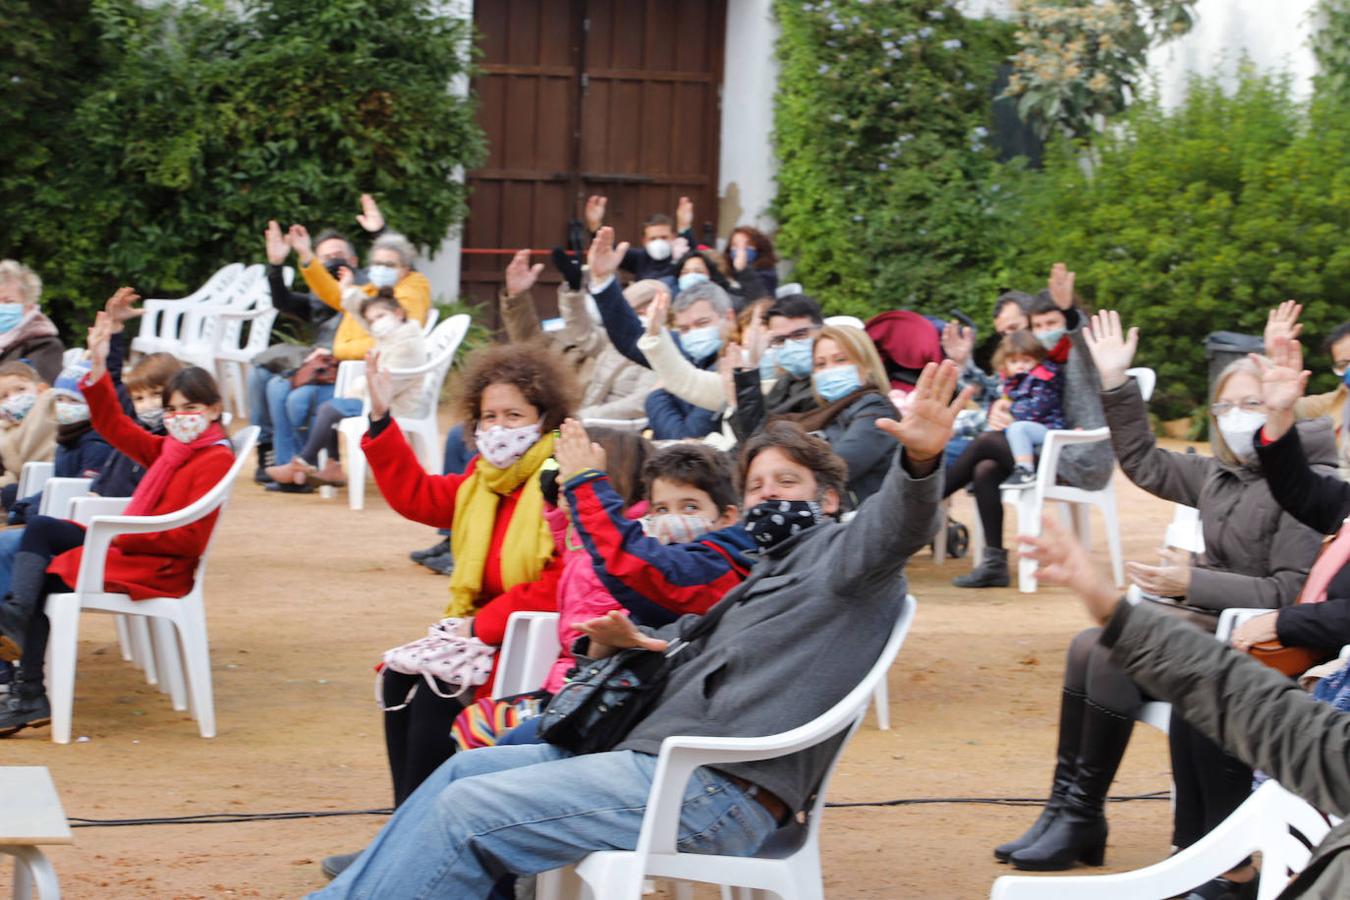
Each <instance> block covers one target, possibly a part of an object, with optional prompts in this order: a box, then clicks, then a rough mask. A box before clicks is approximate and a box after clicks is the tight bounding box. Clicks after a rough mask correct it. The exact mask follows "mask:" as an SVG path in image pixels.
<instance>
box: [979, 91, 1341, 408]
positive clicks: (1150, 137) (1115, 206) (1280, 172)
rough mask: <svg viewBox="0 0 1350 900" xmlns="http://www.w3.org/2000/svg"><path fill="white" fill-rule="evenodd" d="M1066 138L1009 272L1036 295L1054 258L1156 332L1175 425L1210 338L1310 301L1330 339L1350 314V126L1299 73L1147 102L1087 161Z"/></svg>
mask: <svg viewBox="0 0 1350 900" xmlns="http://www.w3.org/2000/svg"><path fill="white" fill-rule="evenodd" d="M1084 158H1085V157H1084V154H1083V152H1082V151H1081V148H1076V147H1072V146H1069V145H1067V144H1061V145H1059V146H1058V147H1057V148H1055V149H1054V151H1053V152H1051V153H1049V154H1047V158H1046V164H1045V170H1044V174H1043V175H1042V176H1041V177H1039V178H1038V179H1036V183H1035V185H1034V186H1029V187H1028V189H1027V190H1026V191H1025V192H1024V193H1023V196H1022V203H1023V206H1022V208H1021V210H1020V211H1019V213H1018V216H1017V219H1018V225H1019V230H1020V231H1021V239H1020V240H1018V241H1017V242H1016V243H1014V244H1012V245H1010V246H1009V247H1008V248H1007V254H1006V256H1005V264H1006V267H1007V270H1008V272H1009V273H1010V277H1011V278H1012V279H1014V280H1015V281H1016V283H1019V284H1024V285H1037V284H1039V283H1041V282H1042V280H1043V279H1044V276H1045V272H1046V271H1048V269H1049V267H1050V265H1051V263H1052V262H1054V261H1055V260H1065V261H1066V262H1068V264H1069V266H1070V267H1071V268H1073V269H1075V270H1076V271H1077V273H1078V289H1079V293H1080V294H1081V295H1082V296H1083V297H1084V299H1085V300H1086V301H1088V303H1090V304H1091V305H1093V306H1096V307H1099V308H1107V307H1109V308H1114V309H1117V310H1119V311H1120V313H1121V315H1122V317H1123V318H1124V319H1125V320H1126V321H1127V322H1128V323H1130V324H1132V325H1137V326H1139V328H1140V331H1141V332H1142V341H1141V350H1140V358H1139V361H1140V364H1142V365H1148V366H1152V367H1153V368H1155V369H1156V370H1157V371H1158V376H1159V382H1158V391H1157V395H1156V396H1155V399H1154V408H1155V409H1156V410H1158V411H1159V413H1160V414H1162V415H1163V416H1164V417H1165V418H1170V417H1176V416H1182V415H1186V414H1188V413H1189V412H1191V411H1192V410H1193V409H1195V408H1196V407H1198V406H1201V405H1202V404H1204V403H1205V401H1206V391H1207V384H1206V378H1205V364H1204V346H1203V339H1204V336H1205V335H1206V334H1207V333H1208V332H1211V331H1216V330H1233V331H1244V332H1247V333H1253V334H1260V333H1261V331H1262V328H1263V325H1264V322H1265V317H1266V312H1267V310H1268V309H1269V308H1270V307H1271V306H1273V305H1275V304H1277V303H1279V302H1280V301H1282V300H1284V299H1287V298H1296V299H1298V300H1300V301H1302V302H1303V303H1304V304H1305V308H1306V309H1305V312H1304V321H1305V323H1306V324H1305V331H1306V333H1307V334H1308V335H1309V337H1310V338H1311V341H1310V343H1311V344H1312V345H1313V346H1314V347H1317V348H1318V353H1316V354H1313V356H1312V360H1311V363H1312V367H1313V368H1314V369H1315V370H1316V369H1318V368H1319V367H1320V369H1321V371H1322V374H1320V375H1319V376H1318V380H1317V381H1316V382H1314V387H1315V388H1317V387H1321V388H1329V387H1331V385H1332V382H1331V376H1330V375H1329V373H1327V372H1326V370H1327V369H1328V368H1329V366H1328V365H1327V363H1326V360H1325V359H1324V358H1323V357H1322V356H1320V346H1318V342H1319V341H1320V339H1321V338H1322V337H1324V336H1325V335H1326V334H1327V332H1328V331H1329V330H1330V329H1331V327H1333V326H1334V325H1335V324H1337V323H1339V322H1340V321H1343V320H1345V319H1347V318H1350V244H1347V242H1346V240H1345V235H1346V234H1347V232H1348V231H1350V122H1348V121H1347V118H1346V116H1345V111H1344V108H1343V107H1341V106H1339V105H1337V104H1335V103H1334V102H1332V101H1331V100H1330V99H1329V98H1327V99H1323V100H1320V101H1318V102H1316V103H1314V104H1313V105H1312V106H1311V107H1306V106H1303V105H1300V104H1298V103H1296V102H1295V101H1294V100H1293V99H1292V97H1291V94H1290V84H1289V81H1288V79H1287V78H1285V77H1282V76H1275V75H1261V74H1257V73H1255V72H1252V71H1250V70H1244V71H1242V72H1241V73H1240V80H1239V84H1238V87H1237V89H1236V91H1235V92H1230V93H1225V91H1224V90H1223V89H1222V88H1221V86H1220V84H1219V83H1218V82H1217V81H1215V80H1205V79H1196V80H1194V81H1193V82H1192V83H1191V85H1190V91H1189V96H1188V99H1187V101H1186V103H1185V104H1184V105H1183V106H1182V107H1181V108H1179V109H1177V110H1176V111H1174V112H1171V113H1166V112H1164V111H1162V110H1161V109H1160V108H1159V107H1158V106H1157V105H1156V104H1155V103H1152V102H1146V101H1145V102H1140V103H1138V104H1137V105H1135V106H1134V107H1133V108H1131V110H1130V111H1129V112H1128V113H1127V114H1126V115H1125V116H1124V117H1122V119H1121V121H1120V122H1119V123H1117V126H1116V127H1114V128H1112V129H1110V130H1109V131H1108V133H1107V134H1105V135H1103V136H1101V137H1100V138H1099V139H1098V140H1097V142H1096V143H1095V146H1094V147H1093V148H1092V149H1091V151H1090V152H1089V153H1088V154H1087V158H1090V159H1091V160H1092V163H1091V166H1090V170H1091V171H1090V174H1089V172H1088V167H1087V166H1086V165H1085V164H1084V162H1083V160H1084Z"/></svg>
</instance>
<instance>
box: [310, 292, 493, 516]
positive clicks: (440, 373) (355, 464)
mask: <svg viewBox="0 0 1350 900" xmlns="http://www.w3.org/2000/svg"><path fill="white" fill-rule="evenodd" d="M468 331H469V317H468V316H467V315H464V314H463V313H460V314H459V315H454V316H451V317H450V318H448V319H446V320H445V321H444V322H442V323H440V324H439V325H437V326H436V330H435V331H433V332H432V333H431V337H430V338H428V339H427V361H426V362H425V363H423V364H422V365H420V366H416V367H414V368H411V369H392V370H390V371H391V374H392V375H393V376H394V378H395V379H404V378H417V377H421V378H422V398H421V403H420V404H419V407H418V408H419V409H420V411H421V414H420V415H416V416H395V417H394V420H395V421H396V422H398V427H399V428H400V429H402V430H403V433H404V434H405V435H406V436H407V438H408V442H409V443H410V444H411V445H412V448H413V450H414V452H416V453H417V458H418V459H419V460H420V461H421V463H422V467H423V468H424V469H426V471H428V472H430V473H431V474H433V475H438V474H440V471H441V434H440V424H439V423H438V422H437V419H436V408H437V406H438V401H439V400H440V397H441V387H442V386H443V385H444V384H445V376H446V375H447V374H448V373H449V371H450V364H451V363H452V362H454V359H455V351H457V350H458V349H459V345H460V343H462V342H463V340H464V335H465V334H467V333H468ZM365 372H366V364H365V363H364V362H362V361H360V360H347V361H345V362H343V363H342V364H341V365H340V366H338V378H337V384H336V385H335V386H334V396H337V397H342V396H348V394H347V393H346V391H347V389H348V388H349V387H350V386H351V385H352V384H354V383H355V382H356V379H357V378H360V377H363V376H364V375H365ZM369 412H370V402H369V401H367V402H366V403H365V405H364V406H363V408H362V410H361V415H360V416H352V417H349V418H346V419H343V420H342V421H341V422H339V423H338V426H337V430H338V435H339V437H340V440H341V441H342V462H343V464H344V465H345V466H346V468H347V505H348V506H349V507H350V508H351V509H365V505H366V456H365V454H364V453H362V452H361V436H362V435H364V434H365V433H366V420H365V417H366V416H367V415H368V414H369Z"/></svg>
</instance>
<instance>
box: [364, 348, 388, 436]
mask: <svg viewBox="0 0 1350 900" xmlns="http://www.w3.org/2000/svg"><path fill="white" fill-rule="evenodd" d="M366 392H367V393H368V394H370V417H371V419H372V420H374V419H383V418H384V416H385V413H387V412H389V404H390V403H391V402H393V399H394V376H393V374H392V373H390V371H389V370H388V369H387V368H385V367H384V366H383V365H382V364H381V362H380V351H378V350H371V351H370V352H368V353H367V354H366Z"/></svg>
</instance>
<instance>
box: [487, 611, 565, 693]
mask: <svg viewBox="0 0 1350 900" xmlns="http://www.w3.org/2000/svg"><path fill="white" fill-rule="evenodd" d="M561 649H562V645H561V644H560V643H559V642H558V614H557V613H555V612H527V611H524V610H521V611H518V612H513V613H511V617H510V618H509V619H507V620H506V637H505V638H503V639H502V647H501V650H500V651H499V653H498V659H497V677H496V678H495V679H494V680H493V682H492V696H493V698H494V699H495V698H498V697H510V696H511V695H513V694H524V693H527V692H529V691H537V690H539V688H541V687H543V686H544V680H545V679H546V678H548V673H549V670H550V669H552V668H553V664H554V663H555V662H556V661H557V659H558V653H559V651H560V650H561Z"/></svg>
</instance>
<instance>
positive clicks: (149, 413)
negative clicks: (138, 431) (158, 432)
mask: <svg viewBox="0 0 1350 900" xmlns="http://www.w3.org/2000/svg"><path fill="white" fill-rule="evenodd" d="M136 418H138V419H140V420H141V424H142V425H144V426H145V427H146V428H149V429H151V430H154V429H156V428H158V427H159V426H160V425H162V424H164V407H163V406H161V405H159V404H158V403H144V404H141V405H139V406H137V407H136Z"/></svg>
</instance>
